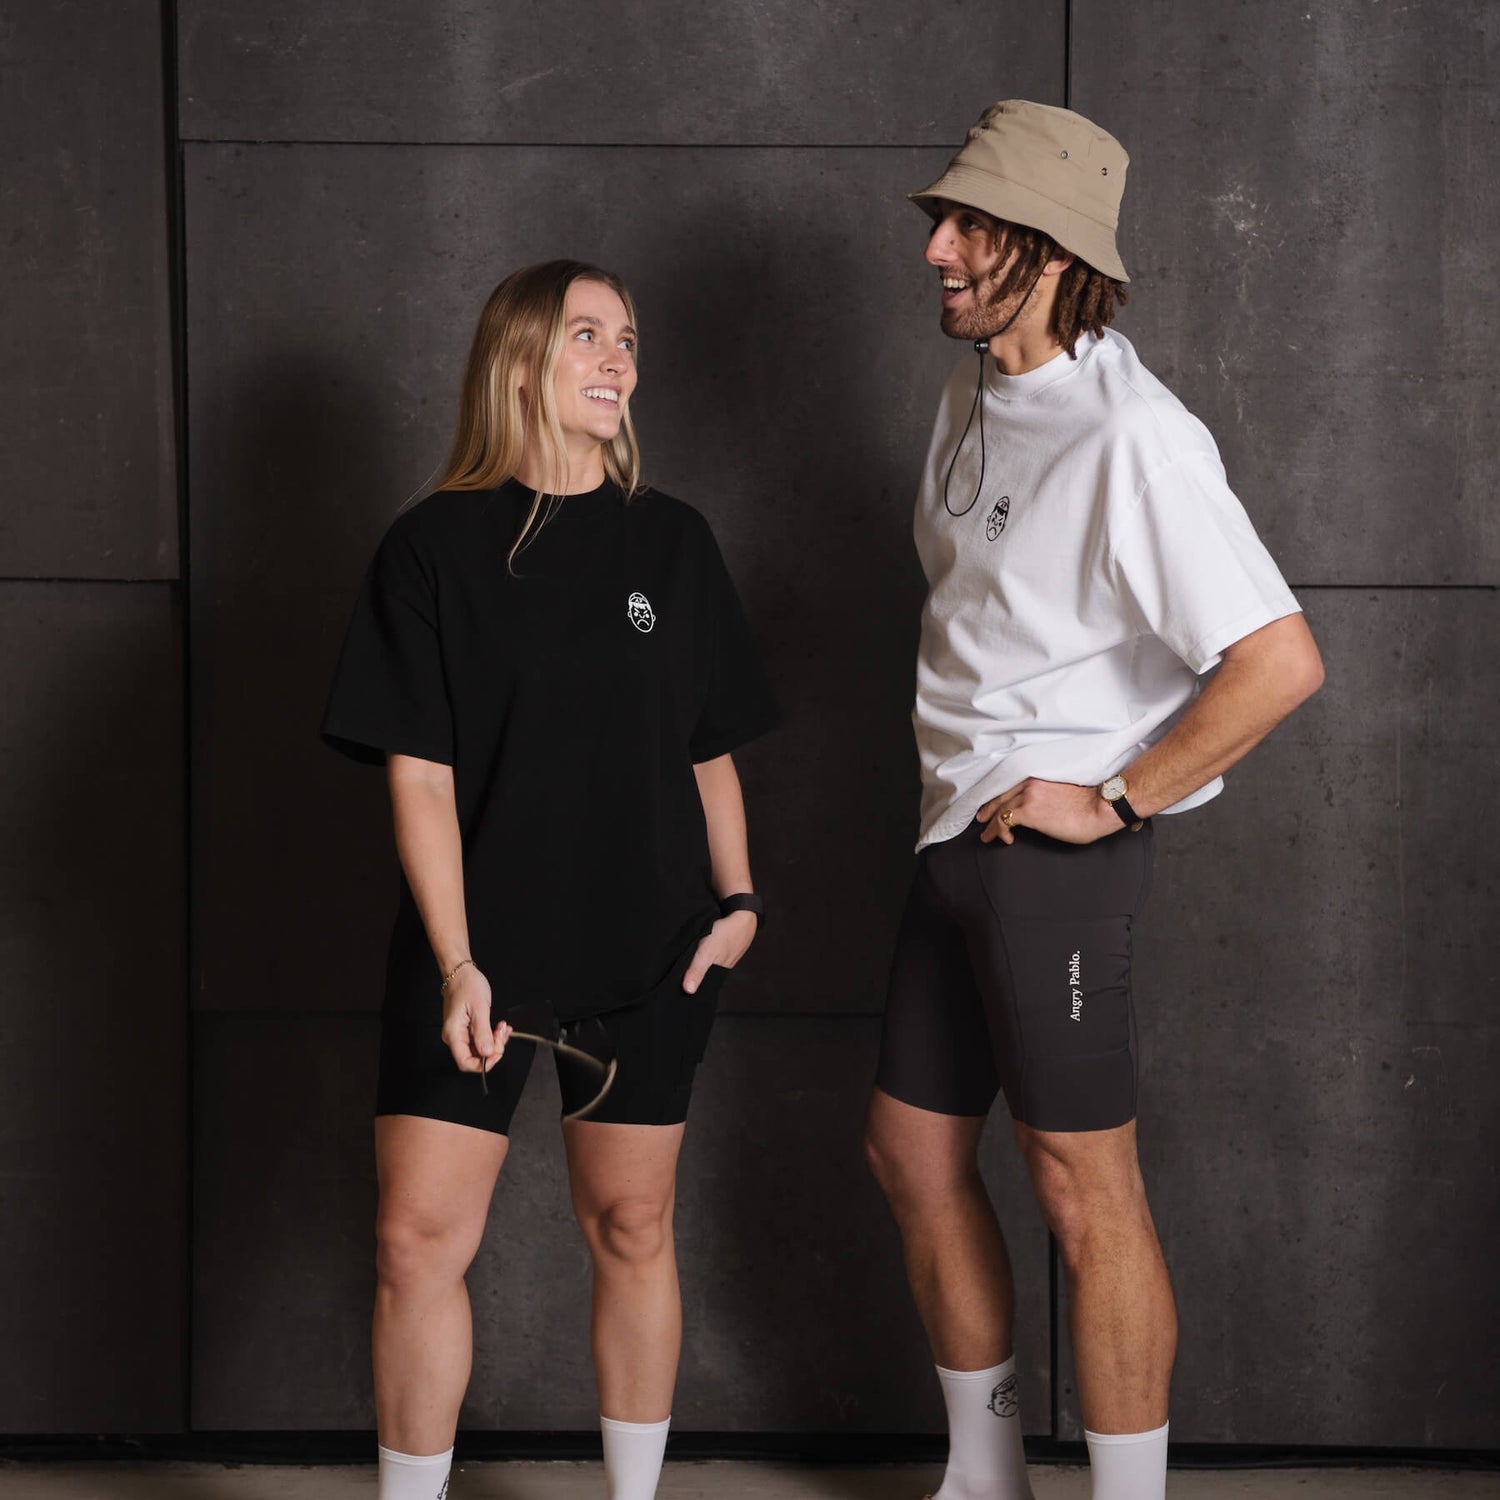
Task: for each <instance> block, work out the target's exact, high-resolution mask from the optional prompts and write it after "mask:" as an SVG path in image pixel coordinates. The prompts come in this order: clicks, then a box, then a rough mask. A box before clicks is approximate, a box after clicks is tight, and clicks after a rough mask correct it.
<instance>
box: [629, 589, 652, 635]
mask: <svg viewBox="0 0 1500 1500" xmlns="http://www.w3.org/2000/svg"><path fill="white" fill-rule="evenodd" d="M625 613H626V614H627V615H629V616H630V623H631V624H632V625H634V626H635V628H636V629H637V630H639V631H640V632H641V634H642V635H645V634H646V632H647V631H649V630H650V629H651V627H652V626H653V625H655V624H656V614H655V611H653V610H652V608H651V601H650V600H649V599H648V598H647V597H646V596H645V595H644V594H642V593H640V592H639V591H637V592H636V593H634V594H632V595H631V596H630V598H629V599H627V600H626V601H625Z"/></svg>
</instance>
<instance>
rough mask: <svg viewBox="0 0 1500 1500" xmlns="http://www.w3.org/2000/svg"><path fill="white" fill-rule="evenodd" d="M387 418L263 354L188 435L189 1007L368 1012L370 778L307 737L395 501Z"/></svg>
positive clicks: (380, 925) (381, 806)
mask: <svg viewBox="0 0 1500 1500" xmlns="http://www.w3.org/2000/svg"><path fill="white" fill-rule="evenodd" d="M387 426H388V413H387V412H386V410H385V406H384V402H383V397H382V395H381V393H379V392H378V391H376V390H375V389H374V388H373V387H372V386H371V385H370V384H368V383H366V382H365V381H364V380H363V379H362V378H361V376H360V375H359V374H358V373H357V372H355V371H352V370H350V369H348V368H347V367H344V368H341V367H338V366H333V365H330V364H329V363H328V362H326V361H318V360H312V359H305V358H300V357H287V356H271V357H269V358H267V359H266V360H264V361H263V362H262V364H261V365H260V367H259V368H258V369H256V370H255V371H254V372H252V373H250V374H248V375H246V376H244V377H242V378H241V380H240V381H239V382H238V385H237V387H236V395H235V398H234V399H233V400H232V401H231V402H230V403H228V405H227V409H226V410H225V411H224V412H223V413H221V414H218V419H217V420H216V421H215V422H213V423H210V424H206V425H205V426H204V427H203V430H201V431H200V432H198V433H195V436H194V443H195V448H207V449H209V450H212V451H213V452H214V454H215V456H214V458H213V460H212V469H213V472H214V473H215V474H216V475H218V476H221V478H222V480H223V482H222V484H221V486H220V487H219V488H218V489H216V490H215V491H214V492H213V493H211V494H205V493H203V492H202V490H199V489H196V487H195V495H194V518H193V535H194V544H195V545H194V554H195V557H194V573H193V599H192V609H193V638H192V646H193V713H194V734H193V745H194V772H195V788H194V791H195V795H194V804H195V806H194V814H195V817H194V830H195V851H196V856H197V884H198V891H199V902H198V914H197V915H198V931H199V938H200V941H199V952H200V969H199V974H198V985H197V992H196V1003H197V1004H198V1005H199V1006H202V1007H206V1008H209V1009H229V1010H256V1011H260V1010H282V1011H293V1012H305V1011H308V1010H319V1011H328V1010H333V1011H373V1010H376V1009H378V1006H379V998H380V985H381V976H382V974H383V967H384V965H383V959H384V946H385V940H386V934H387V930H388V926H389V910H390V909H389V908H385V909H383V910H377V909H375V907H374V904H373V903H372V900H371V881H370V878H369V874H368V872H369V870H370V869H371V868H372V867H373V868H375V869H380V868H382V867H385V868H388V869H389V870H390V872H391V873H390V881H391V884H390V886H389V887H387V889H388V890H389V891H390V892H391V898H393V897H394V892H395V862H394V854H393V852H392V848H391V840H390V833H389V817H388V812H387V810H386V807H385V800H384V789H383V784H382V778H381V777H380V776H379V775H378V774H377V773H376V772H374V771H371V772H369V773H366V774H351V771H350V768H349V766H348V765H347V764H346V763H344V762H343V761H342V760H341V759H340V758H339V757H336V756H335V755H334V754H333V753H332V752H330V751H329V750H327V749H326V748H325V747H324V746H323V745H322V743H321V741H320V740H319V738H318V726H319V723H320V721H321V718H322V713H323V705H324V700H325V698H326V695H327V691H328V683H329V680H330V678H331V676H332V672H333V666H334V663H335V661H336V659H337V655H338V650H339V646H340V644H341V642H342V639H343V632H344V629H345V626H346V624H347V621H348V615H349V609H350V606H351V604H352V602H353V598H354V594H355V591H356V589H357V587H358V584H359V580H360V578H361V576H362V575H363V571H364V569H365V567H366V565H367V564H368V561H369V558H370V556H371V555H372V553H373V551H374V547H375V543H376V541H377V540H378V539H379V537H380V535H381V533H382V532H383V531H384V529H385V526H386V525H387V524H389V521H390V520H391V519H392V518H393V516H394V514H395V512H396V510H397V507H398V506H399V503H400V499H401V498H403V497H398V496H394V495H393V487H392V484H391V477H390V476H391V474H392V473H394V472H396V471H397V469H396V465H395V463H394V462H393V461H392V460H391V457H390V448H391V444H390V443H389V441H388V440H387V439H386V437H385V436H384V433H385V429H386V427H387ZM370 497H376V499H375V501H374V503H373V504H372V501H371V498H370ZM387 500H388V503H387ZM388 899H390V898H388Z"/></svg>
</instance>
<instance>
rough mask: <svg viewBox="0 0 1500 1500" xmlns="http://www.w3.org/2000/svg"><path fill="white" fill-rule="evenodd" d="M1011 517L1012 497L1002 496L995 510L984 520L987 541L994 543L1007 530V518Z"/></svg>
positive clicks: (996, 503)
mask: <svg viewBox="0 0 1500 1500" xmlns="http://www.w3.org/2000/svg"><path fill="white" fill-rule="evenodd" d="M1009 515H1010V496H1009V495H1001V497H1000V498H999V499H998V500H997V501H996V502H995V508H994V510H992V511H991V512H990V513H989V515H987V516H986V517H985V519H984V536H985V540H986V541H989V542H993V541H994V540H995V538H996V537H997V536H999V535H1000V533H1001V532H1002V531H1004V530H1005V521H1006V518H1007V517H1008V516H1009Z"/></svg>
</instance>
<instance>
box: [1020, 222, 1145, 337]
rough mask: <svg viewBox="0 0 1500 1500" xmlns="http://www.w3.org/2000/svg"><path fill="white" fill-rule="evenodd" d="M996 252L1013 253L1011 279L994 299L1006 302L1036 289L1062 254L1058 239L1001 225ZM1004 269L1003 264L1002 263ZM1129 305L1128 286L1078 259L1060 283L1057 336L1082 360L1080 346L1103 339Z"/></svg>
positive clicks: (1056, 305) (1055, 311)
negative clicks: (1087, 339) (1090, 338)
mask: <svg viewBox="0 0 1500 1500" xmlns="http://www.w3.org/2000/svg"><path fill="white" fill-rule="evenodd" d="M995 248H996V249H997V250H1007V249H1008V250H1012V251H1014V252H1015V253H1014V254H1013V256H1012V257H1011V261H1010V264H1009V266H1008V267H1007V268H1006V271H1005V274H1004V275H1003V276H1001V277H1000V278H999V279H998V280H997V282H996V283H995V287H994V291H993V292H992V294H991V295H992V296H993V298H994V300H995V301H996V302H1004V301H1005V300H1006V299H1007V298H1009V297H1013V296H1015V295H1016V293H1018V292H1021V291H1023V290H1025V289H1026V288H1027V287H1029V286H1031V285H1032V284H1033V283H1034V282H1035V281H1036V279H1037V277H1038V276H1039V275H1040V274H1041V269H1042V267H1043V266H1045V265H1046V264H1047V262H1048V261H1049V260H1051V259H1052V257H1053V256H1054V255H1057V254H1058V253H1059V246H1058V243H1057V241H1056V240H1054V239H1053V238H1051V236H1050V235H1046V234H1044V233H1043V232H1042V231H1041V230H1040V229H1030V228H1028V227H1027V226H1026V225H1024V224H1008V223H1005V222H1003V221H1002V222H1001V224H1000V225H999V227H998V228H997V229H996V230H995ZM1002 264H1003V262H1002ZM1127 301H1129V296H1128V294H1127V293H1126V291H1125V283H1124V282H1123V281H1116V280H1115V279H1114V278H1113V277H1112V276H1106V275H1105V274H1104V272H1103V271H1096V270H1095V269H1094V268H1093V267H1092V266H1091V265H1089V264H1088V263H1087V262H1086V261H1082V260H1079V259H1078V257H1077V256H1076V255H1075V256H1074V257H1073V263H1072V264H1071V265H1070V266H1069V267H1068V269H1067V270H1066V271H1064V272H1063V273H1062V274H1061V275H1060V276H1059V277H1058V278H1057V301H1056V302H1054V303H1053V305H1052V336H1053V337H1054V338H1055V339H1056V340H1057V341H1058V343H1059V344H1061V345H1062V346H1063V348H1064V349H1066V350H1067V351H1068V357H1069V358H1070V359H1077V358H1078V354H1077V351H1076V350H1075V349H1074V347H1073V346H1074V345H1075V344H1077V342H1078V340H1079V339H1080V338H1081V337H1082V336H1083V335H1084V334H1085V333H1092V334H1099V333H1103V332H1104V330H1105V329H1106V328H1108V327H1109V325H1110V324H1111V323H1113V322H1114V320H1115V309H1116V308H1117V307H1123V306H1124V304H1125V303H1126V302H1127Z"/></svg>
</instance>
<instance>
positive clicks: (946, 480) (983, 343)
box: [943, 266, 1047, 516]
mask: <svg viewBox="0 0 1500 1500" xmlns="http://www.w3.org/2000/svg"><path fill="white" fill-rule="evenodd" d="M1046 269H1047V268H1046V267H1045V266H1043V267H1042V271H1045V270H1046ZM1042 271H1038V272H1037V273H1036V276H1035V277H1034V278H1033V279H1032V283H1031V285H1030V286H1029V287H1027V288H1026V295H1025V296H1024V297H1022V298H1021V300H1020V302H1018V303H1017V304H1016V310H1015V311H1014V312H1013V313H1012V314H1011V315H1010V316H1009V317H1008V318H1007V319H1006V320H1005V322H1004V323H1003V324H1001V326H1000V327H999V328H998V329H997V330H996V331H995V332H994V333H992V334H991V335H990V337H989V338H986V339H975V340H974V352H975V353H976V354H977V355H978V356H979V379H978V380H976V381H975V382H974V404H973V405H972V406H971V407H970V408H969V420H968V421H967V422H965V423H964V430H963V434H962V435H961V436H960V437H959V440H958V446H957V447H955V448H954V450H953V457H952V458H950V459H949V460H948V472H947V473H946V474H945V475H944V476H943V509H944V510H945V511H947V512H948V514H949V515H950V516H966V515H968V513H969V512H970V511H971V510H973V509H974V507H975V506H976V505H978V504H979V496H980V493H981V491H983V489H984V460H985V452H984V408H983V407H982V406H981V405H980V404H979V398H980V396H982V395H983V394H984V356H985V354H986V353H987V352H988V350H989V347H990V339H997V338H999V337H1000V335H1001V334H1002V333H1004V332H1005V331H1006V330H1007V329H1008V328H1009V327H1010V325H1011V324H1012V323H1014V322H1015V321H1016V319H1017V318H1019V317H1020V316H1021V309H1022V308H1023V307H1025V306H1026V304H1027V303H1028V302H1030V301H1031V294H1032V293H1033V292H1034V291H1035V290H1036V284H1037V282H1038V281H1040V280H1041V279H1042ZM976 411H977V412H978V413H979V483H978V484H976V485H975V486H974V498H973V499H972V500H970V501H969V503H968V504H967V505H966V506H964V508H963V509H962V510H954V508H953V506H952V505H951V504H950V503H949V500H948V486H949V484H951V483H952V481H953V466H954V464H956V463H957V462H958V455H959V454H960V453H961V452H962V451H963V446H964V439H965V438H967V437H968V435H969V428H970V427H972V426H973V425H974V413H975V412H976Z"/></svg>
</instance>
